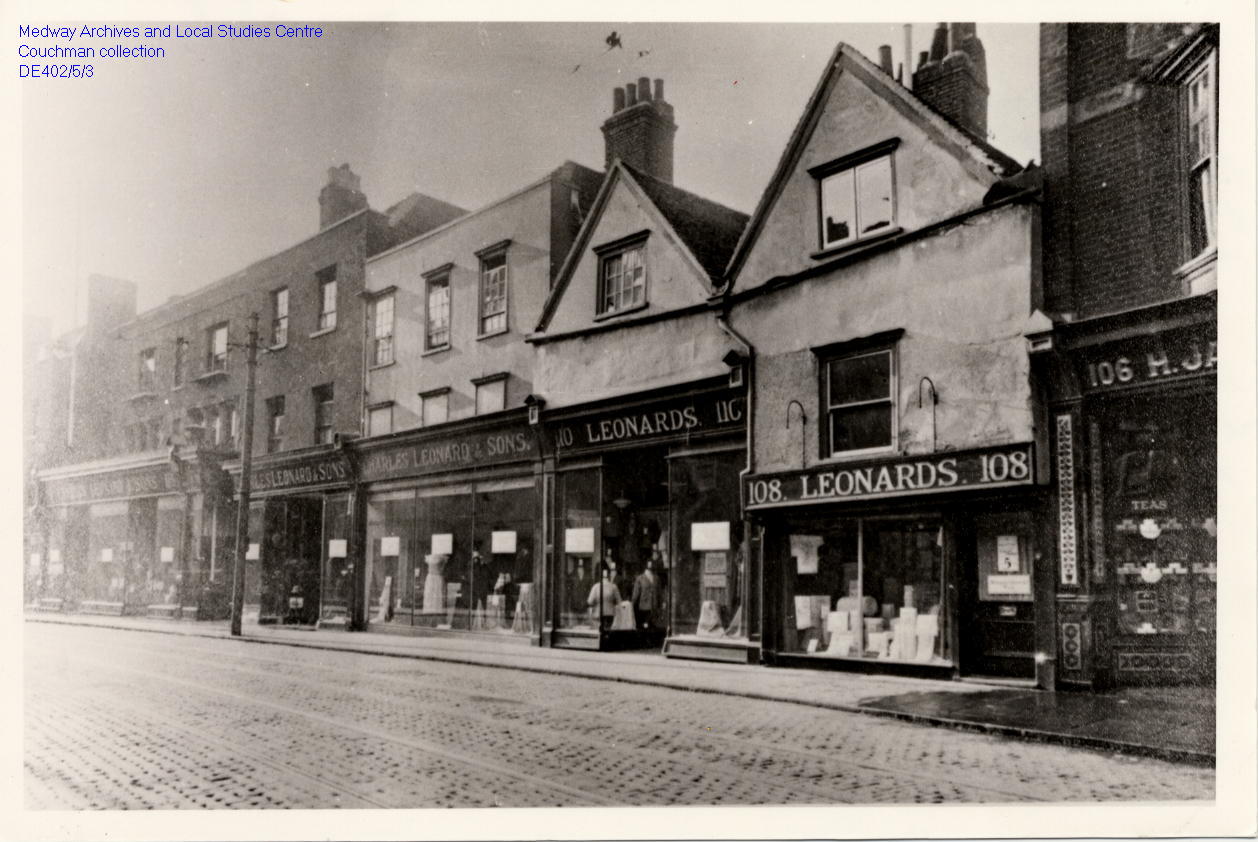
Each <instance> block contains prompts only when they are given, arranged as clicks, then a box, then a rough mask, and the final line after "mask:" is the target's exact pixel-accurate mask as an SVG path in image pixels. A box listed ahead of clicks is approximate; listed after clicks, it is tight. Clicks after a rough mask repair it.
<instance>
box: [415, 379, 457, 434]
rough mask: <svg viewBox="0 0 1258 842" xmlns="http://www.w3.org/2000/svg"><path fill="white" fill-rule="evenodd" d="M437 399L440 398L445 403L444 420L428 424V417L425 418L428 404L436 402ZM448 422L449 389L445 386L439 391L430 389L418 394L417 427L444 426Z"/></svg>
mask: <svg viewBox="0 0 1258 842" xmlns="http://www.w3.org/2000/svg"><path fill="white" fill-rule="evenodd" d="M437 398H441V399H443V401H444V402H445V408H446V409H445V418H442V419H441V420H440V421H433V422H431V423H429V421H428V417H427V406H428V402H429V401H433V400H436V399H437ZM449 420H450V387H448V386H446V387H444V388H441V389H430V390H429V391H427V392H420V393H419V426H421V427H435V426H437V425H438V424H444V423H446V422H447V421H449Z"/></svg>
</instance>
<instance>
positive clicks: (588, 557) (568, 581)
mask: <svg viewBox="0 0 1258 842" xmlns="http://www.w3.org/2000/svg"><path fill="white" fill-rule="evenodd" d="M556 480H557V492H558V499H559V512H560V513H561V514H560V517H559V529H558V538H559V540H560V541H561V543H562V547H563V552H562V555H561V556H560V557H561V559H562V561H561V567H560V570H559V575H558V577H557V578H558V582H559V587H558V589H557V592H556V600H557V612H556V613H557V614H558V618H557V622H558V626H559V627H560V628H568V629H590V630H595V629H597V628H598V627H599V624H600V621H601V615H602V609H603V606H604V601H605V600H606V601H611V600H612V597H613V594H612V593H611V591H610V582H609V583H608V585H604V584H603V577H602V576H601V575H600V572H599V565H598V564H597V563H596V560H597V559H598V558H599V555H600V551H601V547H602V540H601V539H602V534H601V533H602V529H601V502H602V491H601V485H602V483H601V476H600V472H599V470H598V469H588V470H576V471H565V472H563V473H561V474H559V476H558V477H557V478H556ZM613 611H614V607H613Z"/></svg>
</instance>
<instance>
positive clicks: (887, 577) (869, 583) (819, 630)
mask: <svg viewBox="0 0 1258 842" xmlns="http://www.w3.org/2000/svg"><path fill="white" fill-rule="evenodd" d="M787 540H788V542H789V556H788V557H789V559H790V561H789V564H787V565H786V569H785V570H784V571H783V590H782V598H783V610H782V616H783V617H784V618H785V621H784V624H783V628H782V630H781V632H782V644H783V645H782V649H783V651H785V652H789V653H800V654H806V655H812V656H815V657H827V658H856V659H863V660H879V661H890V662H901V663H917V664H932V665H941V666H943V665H950V664H951V663H952V661H951V653H950V651H949V644H948V641H949V637H950V628H949V623H950V613H949V611H950V606H948V605H947V604H946V603H945V600H944V593H945V588H944V565H943V558H944V553H943V549H944V531H943V528H942V525H941V524H940V523H939V522H938V521H935V520H882V519H872V518H871V519H859V518H854V519H847V520H836V521H833V522H829V523H825V524H818V525H816V526H813V527H808V528H804V527H797V528H796V529H793V530H792V531H791V533H790V534H789V535H788V537H787Z"/></svg>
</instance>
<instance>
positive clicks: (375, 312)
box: [371, 295, 393, 365]
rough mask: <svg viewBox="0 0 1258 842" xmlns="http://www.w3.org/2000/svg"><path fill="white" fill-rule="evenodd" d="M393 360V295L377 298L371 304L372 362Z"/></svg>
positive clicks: (384, 363)
mask: <svg viewBox="0 0 1258 842" xmlns="http://www.w3.org/2000/svg"><path fill="white" fill-rule="evenodd" d="M391 362H393V296H392V295H386V296H384V297H383V298H377V299H376V300H375V301H374V302H373V303H372V305H371V364H372V365H388V364H389V363H391Z"/></svg>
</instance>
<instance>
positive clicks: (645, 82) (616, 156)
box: [603, 76, 677, 184]
mask: <svg viewBox="0 0 1258 842" xmlns="http://www.w3.org/2000/svg"><path fill="white" fill-rule="evenodd" d="M654 82H655V91H654V93H655V96H654V97H652V95H651V93H652V91H651V83H652V80H651V79H650V78H648V77H646V76H643V77H641V78H639V79H637V80H635V81H633V82H627V83H625V86H624V91H623V94H621V95H618V96H617V98H616V102H617V103H618V104H619V105H620V106H621V107H620V108H618V109H616V111H615V113H613V114H612V116H610V117H608V118H607V119H606V120H605V121H604V122H603V139H604V143H605V148H604V166H605V167H607V168H610V167H611V166H612V164H613V163H614V162H615V161H617V160H620V161H624V162H625V163H626V164H628V165H629V166H631V167H633V168H634V169H636V170H638V171H639V172H642V173H645V174H647V175H649V176H651V177H653V178H656V179H659V180H660V181H663V182H665V183H667V184H672V183H673V136H674V135H675V134H676V133H677V123H676V122H674V120H673V106H671V105H669V104H668V103H667V102H665V101H664V80H663V79H656V80H654ZM639 103H647V104H649V105H651V107H649V108H634V106H635V105H637V104H639Z"/></svg>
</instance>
